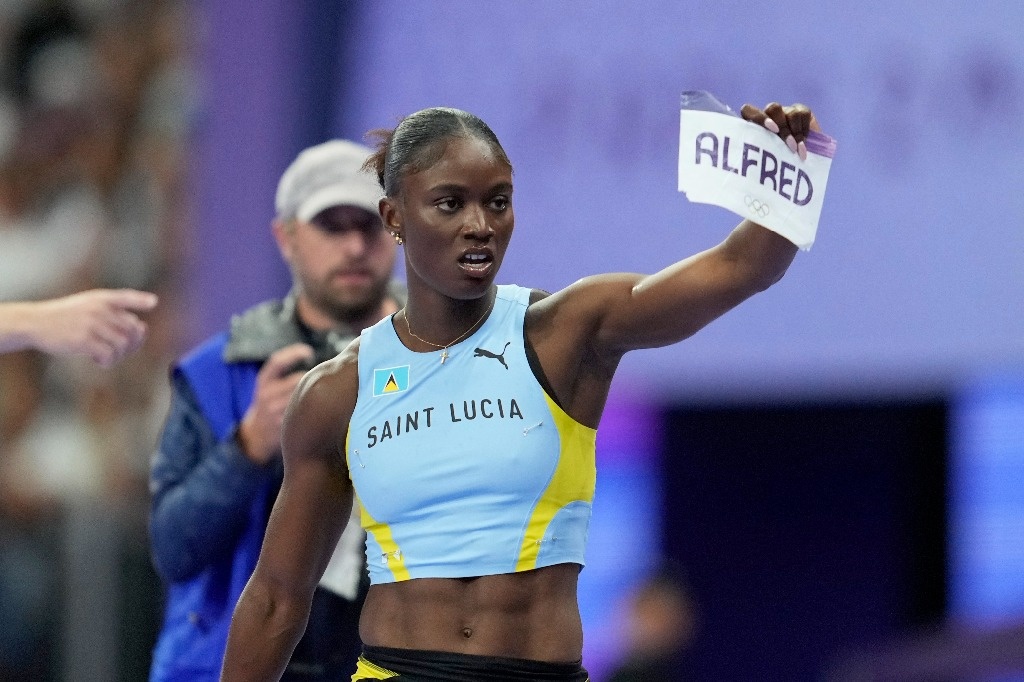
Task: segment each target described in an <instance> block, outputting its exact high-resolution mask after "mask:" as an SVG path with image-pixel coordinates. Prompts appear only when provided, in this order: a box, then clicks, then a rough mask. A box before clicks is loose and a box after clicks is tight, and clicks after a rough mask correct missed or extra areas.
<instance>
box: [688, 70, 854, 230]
mask: <svg viewBox="0 0 1024 682" xmlns="http://www.w3.org/2000/svg"><path fill="white" fill-rule="evenodd" d="M805 145H806V146H807V160H806V161H801V160H800V157H799V156H797V154H796V153H795V152H793V151H792V150H790V149H789V147H787V146H786V143H785V142H783V141H782V139H781V138H780V137H779V136H778V135H776V134H774V133H772V132H771V131H769V130H767V129H766V128H764V127H763V126H760V125H757V124H756V123H751V122H750V121H745V120H743V119H742V118H740V117H739V116H738V115H736V113H735V112H733V111H732V110H731V109H730V108H729V107H728V106H726V105H724V104H722V103H721V102H719V101H718V100H717V99H715V97H714V96H713V95H711V94H710V93H707V92H704V91H702V90H694V91H689V92H684V93H683V94H682V97H681V99H680V111H679V191H680V192H685V193H686V198H687V199H689V200H690V201H694V202H697V203H701V204H713V205H715V206H721V207H722V208H725V209H728V210H730V211H732V212H733V213H736V214H738V215H739V216H741V217H743V218H747V219H748V220H752V221H753V222H755V223H758V224H759V225H763V226H764V227H766V228H768V229H769V230H772V231H773V232H777V233H778V234H780V235H782V236H783V237H785V238H786V239H788V240H789V241H791V242H793V243H794V244H796V245H797V246H798V247H799V248H801V249H804V250H807V249H809V248H811V245H812V244H813V243H814V238H815V235H816V234H817V231H818V219H819V217H820V216H821V207H822V203H823V202H824V200H825V186H826V184H827V183H828V173H829V169H830V168H831V167H832V157H833V156H834V155H835V151H836V141H835V140H834V139H832V138H831V137H829V136H828V135H824V134H822V133H819V132H816V131H811V132H810V133H809V134H808V136H807V139H806V140H805Z"/></svg>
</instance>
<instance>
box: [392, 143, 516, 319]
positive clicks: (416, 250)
mask: <svg viewBox="0 0 1024 682" xmlns="http://www.w3.org/2000/svg"><path fill="white" fill-rule="evenodd" d="M441 144H444V145H445V146H444V153H443V154H442V156H441V158H440V159H439V160H438V161H437V162H436V163H435V164H433V165H432V166H430V167H429V168H426V169H424V170H421V171H419V172H416V173H409V174H407V175H405V176H404V177H403V178H402V181H401V190H400V192H399V195H398V196H397V197H394V198H388V199H385V200H384V202H382V211H383V216H384V219H385V222H386V223H387V225H388V229H389V230H392V231H395V232H397V233H399V234H400V235H401V236H402V239H403V240H404V241H405V257H406V271H407V277H408V281H409V286H410V289H412V288H415V287H418V286H419V284H423V285H426V286H427V287H429V288H431V289H433V290H434V291H437V292H439V293H441V294H443V295H445V296H448V297H450V298H455V299H472V298H478V297H480V296H482V295H483V294H484V293H485V292H486V291H487V290H488V288H489V287H490V286H491V284H492V283H493V282H494V277H495V276H496V275H497V274H498V269H499V268H500V267H501V262H502V259H503V258H504V257H505V250H506V249H507V248H508V243H509V240H510V239H511V238H512V229H513V225H514V222H515V220H514V216H513V212H512V169H511V168H510V167H509V165H508V164H507V163H506V162H505V161H504V160H503V159H502V158H501V157H500V156H498V155H496V154H495V153H494V151H493V150H492V149H491V146H490V145H489V144H488V143H487V142H486V141H484V140H480V139H477V138H475V137H453V138H449V139H448V140H447V141H445V142H442V143H441Z"/></svg>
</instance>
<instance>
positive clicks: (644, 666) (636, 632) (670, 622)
mask: <svg viewBox="0 0 1024 682" xmlns="http://www.w3.org/2000/svg"><path fill="white" fill-rule="evenodd" d="M695 625H696V612H695V610H694V605H693V601H692V599H691V597H690V593H689V590H688V589H687V586H686V582H685V581H684V579H683V577H682V575H681V574H680V572H679V571H678V570H675V569H673V568H671V567H668V566H666V567H664V568H662V569H661V570H659V571H658V572H656V573H654V574H653V575H651V576H650V577H648V578H647V579H646V580H644V581H643V582H641V583H640V584H639V585H638V586H637V587H636V588H635V589H634V590H633V591H632V592H631V593H630V595H629V597H628V598H627V604H626V618H625V628H626V653H625V660H624V661H623V662H622V664H621V665H620V666H619V667H618V668H617V669H615V671H614V672H613V673H612V675H611V677H610V678H609V682H682V680H684V679H686V676H685V674H684V672H683V668H682V664H683V654H684V653H685V651H686V649H687V648H688V647H689V645H690V642H691V641H692V640H693V633H694V628H695Z"/></svg>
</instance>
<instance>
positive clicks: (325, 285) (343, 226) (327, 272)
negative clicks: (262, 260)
mask: <svg viewBox="0 0 1024 682" xmlns="http://www.w3.org/2000/svg"><path fill="white" fill-rule="evenodd" d="M274 235H275V237H276V238H277V242H278V246H279V247H280V249H281V254H282V255H283V256H284V259H285V261H287V263H288V266H289V268H290V269H291V272H292V279H293V282H294V284H295V286H296V288H297V290H298V292H299V310H300V314H302V316H303V321H305V322H306V323H307V324H309V325H310V326H313V327H315V328H321V329H322V328H328V327H330V326H333V325H334V324H336V323H338V322H342V323H347V324H357V325H358V324H361V323H363V322H365V319H364V318H367V317H368V316H369V317H372V316H373V315H374V314H375V313H376V312H377V310H378V309H379V307H380V305H381V302H382V301H383V300H384V298H385V296H386V295H387V285H388V281H389V280H390V278H391V271H392V268H393V267H394V263H395V242H394V240H392V239H391V238H390V236H389V235H388V234H387V233H386V232H385V231H384V227H383V225H382V224H381V222H380V216H379V215H376V214H373V213H370V212H369V211H366V210H365V209H362V208H358V207H355V206H334V207H332V208H328V209H326V210H324V211H321V212H320V213H319V214H317V215H316V216H315V217H314V218H313V219H312V220H311V221H309V222H303V221H301V220H292V221H288V222H286V223H281V222H278V223H275V225H274Z"/></svg>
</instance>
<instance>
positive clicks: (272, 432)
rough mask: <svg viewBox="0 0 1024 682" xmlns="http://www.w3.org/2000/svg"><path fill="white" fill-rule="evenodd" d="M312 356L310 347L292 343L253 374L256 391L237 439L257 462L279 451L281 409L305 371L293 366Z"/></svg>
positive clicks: (246, 452) (310, 358) (264, 462)
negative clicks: (257, 372) (254, 375)
mask: <svg viewBox="0 0 1024 682" xmlns="http://www.w3.org/2000/svg"><path fill="white" fill-rule="evenodd" d="M312 359H313V349H312V348H311V347H310V346H308V345H306V344H304V343H295V344H292V345H290V346H285V347H284V348H282V349H281V350H279V351H277V352H275V353H274V354H273V355H271V356H270V357H269V358H268V359H267V362H266V363H265V364H264V365H263V367H262V368H261V369H260V371H259V374H257V375H256V394H255V396H253V401H252V405H250V406H249V409H248V410H247V411H246V413H245V416H244V417H243V418H242V423H241V424H240V425H239V427H238V442H239V445H241V447H242V451H243V452H244V453H245V454H246V456H247V457H248V458H249V459H251V460H252V461H254V462H256V463H257V464H266V463H267V462H269V461H270V460H271V459H272V458H274V457H277V456H279V455H280V454H281V423H282V421H283V419H284V410H285V408H286V407H288V401H289V400H290V399H291V397H292V392H293V391H294V390H295V386H296V385H297V384H298V383H299V379H301V378H302V375H303V374H305V372H304V371H301V370H300V371H297V370H296V369H295V367H296V365H298V364H299V363H301V362H303V361H307V362H308V361H312Z"/></svg>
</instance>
